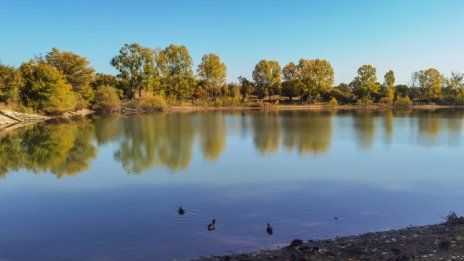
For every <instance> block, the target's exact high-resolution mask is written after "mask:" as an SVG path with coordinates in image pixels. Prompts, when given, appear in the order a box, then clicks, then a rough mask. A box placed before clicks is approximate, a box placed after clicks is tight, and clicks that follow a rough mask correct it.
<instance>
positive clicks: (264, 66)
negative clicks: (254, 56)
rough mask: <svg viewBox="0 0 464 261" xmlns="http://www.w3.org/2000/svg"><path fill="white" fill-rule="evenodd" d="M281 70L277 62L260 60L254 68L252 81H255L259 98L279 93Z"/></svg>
mask: <svg viewBox="0 0 464 261" xmlns="http://www.w3.org/2000/svg"><path fill="white" fill-rule="evenodd" d="M281 74H282V71H281V68H280V65H279V63H278V62H277V61H268V60H261V61H259V63H258V64H257V65H256V66H255V69H254V71H253V80H254V81H255V86H256V92H257V94H258V97H259V98H264V97H265V96H267V95H268V96H269V100H271V96H272V95H274V94H277V93H279V92H280V89H281V86H282V81H281Z"/></svg>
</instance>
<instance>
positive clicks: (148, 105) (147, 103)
mask: <svg viewBox="0 0 464 261" xmlns="http://www.w3.org/2000/svg"><path fill="white" fill-rule="evenodd" d="M136 104H137V106H138V107H139V108H142V109H144V110H147V111H161V110H164V109H166V108H167V107H168V104H167V103H166V100H165V99H164V97H163V96H160V95H153V94H146V95H145V96H142V97H141V98H139V99H137V101H136Z"/></svg>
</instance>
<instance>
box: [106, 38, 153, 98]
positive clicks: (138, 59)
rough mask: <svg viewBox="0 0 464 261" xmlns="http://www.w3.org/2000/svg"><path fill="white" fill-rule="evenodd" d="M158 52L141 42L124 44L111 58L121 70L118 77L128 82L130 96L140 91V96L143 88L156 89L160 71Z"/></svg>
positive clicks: (128, 94) (113, 63)
mask: <svg viewBox="0 0 464 261" xmlns="http://www.w3.org/2000/svg"><path fill="white" fill-rule="evenodd" d="M155 60H156V52H155V51H154V50H152V49H150V48H147V47H143V46H140V45H139V44H136V43H132V44H124V46H123V47H122V48H121V49H120V50H119V54H118V55H116V56H115V57H113V59H111V65H112V66H114V68H116V69H117V70H118V71H119V75H118V77H119V78H121V79H122V80H125V81H127V83H128V92H127V93H126V95H127V96H128V97H129V98H134V96H135V92H136V91H137V92H138V96H139V98H140V97H141V96H142V91H143V90H155V89H156V87H157V80H158V73H157V70H156V66H155Z"/></svg>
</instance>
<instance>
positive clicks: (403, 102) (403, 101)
mask: <svg viewBox="0 0 464 261" xmlns="http://www.w3.org/2000/svg"><path fill="white" fill-rule="evenodd" d="M412 104H413V103H412V101H411V99H409V96H398V98H397V101H396V105H398V106H405V107H410V106H412Z"/></svg>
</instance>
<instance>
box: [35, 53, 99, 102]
mask: <svg viewBox="0 0 464 261" xmlns="http://www.w3.org/2000/svg"><path fill="white" fill-rule="evenodd" d="M44 62H46V63H47V64H49V65H50V66H52V67H54V68H55V69H57V70H58V71H59V72H60V73H61V74H63V75H64V76H65V78H66V81H67V82H68V83H69V84H71V86H72V90H73V91H74V92H75V93H76V94H77V99H78V107H79V108H84V107H86V106H87V105H88V104H89V103H90V101H92V99H93V95H94V93H93V89H92V87H91V86H90V83H91V82H92V79H93V76H94V73H95V70H94V69H93V68H92V67H90V66H89V61H88V60H87V59H86V58H85V57H82V56H79V55H77V54H74V53H72V52H62V51H60V50H58V49H57V48H53V49H52V50H51V51H50V52H49V53H47V55H45V60H44Z"/></svg>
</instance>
